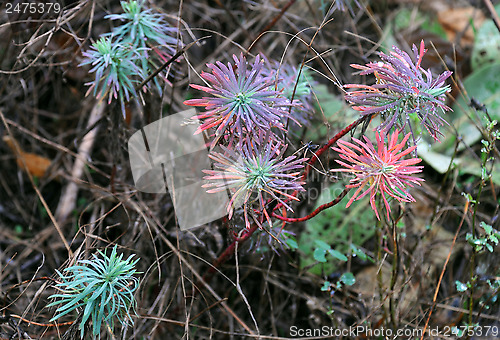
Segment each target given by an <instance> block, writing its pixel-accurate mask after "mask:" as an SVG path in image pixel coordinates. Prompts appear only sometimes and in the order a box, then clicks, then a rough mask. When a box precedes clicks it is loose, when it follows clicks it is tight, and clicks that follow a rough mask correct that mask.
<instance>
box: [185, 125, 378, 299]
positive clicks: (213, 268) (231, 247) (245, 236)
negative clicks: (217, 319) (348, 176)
mask: <svg viewBox="0 0 500 340" xmlns="http://www.w3.org/2000/svg"><path fill="white" fill-rule="evenodd" d="M371 116H372V115H366V116H362V117H360V118H359V119H358V120H356V121H354V122H353V123H351V124H350V125H348V126H347V127H346V128H344V129H343V130H341V131H340V132H338V133H337V134H336V135H335V136H334V137H333V138H332V139H330V140H329V141H328V143H326V144H325V145H323V146H322V147H321V148H320V149H318V151H316V152H315V153H314V156H313V157H312V158H311V159H310V160H309V161H308V162H307V165H306V168H305V169H304V173H303V174H302V176H301V178H302V180H305V179H306V178H307V174H308V173H309V171H310V170H311V166H312V165H313V164H314V163H315V162H316V160H317V159H318V158H319V157H320V156H321V155H322V154H323V153H324V152H325V151H326V150H328V148H329V147H331V146H332V145H333V144H334V143H335V142H337V141H338V140H339V139H340V138H342V137H344V136H345V135H346V134H348V133H349V132H350V131H352V130H353V129H354V128H355V127H357V126H358V125H359V124H361V123H363V122H364V121H365V120H366V119H369V118H370V117H371ZM348 191H349V189H347V188H346V189H344V191H343V192H342V193H341V194H340V195H339V196H338V197H337V198H336V199H334V200H333V201H331V202H329V203H326V204H323V205H321V206H320V207H318V208H317V209H316V210H314V211H313V212H312V213H311V214H309V215H307V216H305V217H301V218H296V219H294V218H287V217H283V216H279V215H275V214H274V213H272V215H273V216H274V217H276V218H278V219H280V220H282V221H286V222H300V221H305V220H306V219H309V218H312V217H314V216H316V215H317V214H319V213H320V212H321V211H322V210H325V209H327V208H330V207H332V206H334V205H335V204H337V203H338V202H340V201H341V200H342V198H344V197H345V195H346V194H347V192H348ZM297 194H298V191H294V192H293V193H292V196H296V195H297ZM282 206H283V204H282V203H278V204H277V205H276V206H275V207H274V209H273V211H274V210H277V209H278V208H280V207H282ZM258 228H259V227H258V225H257V224H256V223H254V224H253V225H252V226H251V227H250V229H248V230H247V231H246V232H245V233H244V234H243V235H242V236H241V237H239V238H236V239H235V240H234V241H233V242H232V243H231V244H230V245H229V246H228V247H227V248H226V249H225V250H224V252H222V254H220V255H219V257H218V258H217V260H215V261H214V263H213V265H212V266H211V267H210V268H209V269H208V270H207V272H206V273H205V274H204V275H203V281H204V282H205V283H207V284H208V283H209V282H210V280H211V279H212V276H213V275H212V274H213V273H215V271H216V270H217V268H218V267H220V266H221V265H222V264H223V263H225V262H226V261H227V260H228V259H229V258H230V257H231V256H232V255H233V254H234V250H235V248H236V243H237V242H238V243H243V242H245V241H246V240H248V239H249V238H250V237H251V236H252V235H253V233H254V232H255V231H256V230H257V229H258ZM201 285H202V283H201V282H199V283H198V285H197V286H198V287H200V286H201ZM196 291H197V290H193V295H194V294H196Z"/></svg>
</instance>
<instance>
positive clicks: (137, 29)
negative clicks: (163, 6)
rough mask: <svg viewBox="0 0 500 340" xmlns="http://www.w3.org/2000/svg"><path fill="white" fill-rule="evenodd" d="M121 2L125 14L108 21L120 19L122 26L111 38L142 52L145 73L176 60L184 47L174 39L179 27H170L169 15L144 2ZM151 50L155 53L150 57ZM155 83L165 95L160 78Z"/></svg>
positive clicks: (140, 0) (108, 16) (141, 65)
mask: <svg viewBox="0 0 500 340" xmlns="http://www.w3.org/2000/svg"><path fill="white" fill-rule="evenodd" d="M120 3H121V6H122V9H123V12H124V13H121V14H110V15H107V16H106V17H105V18H106V19H111V20H119V21H120V22H122V24H121V25H120V26H117V27H115V28H114V29H113V31H112V32H111V33H108V35H111V36H114V37H117V38H118V39H120V40H121V41H123V43H124V44H126V45H131V46H133V47H134V49H135V50H137V51H139V53H140V54H141V57H140V67H141V69H142V71H143V73H144V74H148V73H150V66H149V63H151V64H152V65H153V69H156V68H157V67H158V63H162V62H166V61H167V60H169V59H170V58H171V57H172V55H173V54H174V53H175V49H176V47H177V45H178V44H179V45H182V44H181V42H180V41H177V39H176V38H175V37H174V36H175V34H176V33H177V28H176V27H170V26H169V24H168V23H167V21H166V16H165V14H163V13H159V12H154V11H153V10H152V9H146V7H145V6H144V0H139V1H137V0H129V1H121V2H120ZM150 51H153V52H154V53H151V54H150ZM154 57H156V58H154ZM155 59H157V60H156V61H155ZM154 83H155V85H156V88H157V90H158V92H160V93H161V86H160V84H159V82H158V79H157V78H155V79H154Z"/></svg>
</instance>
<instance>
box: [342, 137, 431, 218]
mask: <svg viewBox="0 0 500 340" xmlns="http://www.w3.org/2000/svg"><path fill="white" fill-rule="evenodd" d="M387 137H388V144H387V145H386V142H385V139H386V134H385V132H384V131H381V132H376V139H377V148H375V147H374V146H373V144H372V143H371V141H370V140H369V139H368V138H367V137H366V136H364V139H365V142H363V141H361V140H359V139H356V138H353V141H354V142H355V143H356V144H357V145H355V144H353V143H350V142H345V141H343V140H339V141H338V142H337V146H338V147H334V148H333V150H335V151H337V152H338V153H339V155H340V158H341V159H343V160H344V161H345V162H344V161H342V160H336V162H337V163H339V164H340V165H341V166H343V168H341V169H335V170H334V171H340V172H348V173H352V174H354V175H355V178H353V179H351V181H350V184H349V185H347V186H346V187H347V188H357V190H356V192H355V193H354V195H353V196H352V197H351V199H350V200H349V202H348V203H347V206H346V208H347V207H349V206H350V205H351V204H352V202H354V201H357V200H359V199H361V198H363V197H365V196H366V195H368V194H370V205H371V207H372V209H373V210H374V211H375V215H376V216H377V218H378V219H379V220H380V217H379V214H378V211H377V207H376V205H375V197H376V196H377V195H378V194H380V196H382V200H383V202H384V205H385V208H386V211H387V218H388V219H389V212H390V211H391V208H390V206H389V202H388V197H386V195H388V196H389V197H392V198H395V199H396V200H398V201H399V202H415V199H414V198H413V197H412V196H411V195H410V193H409V192H408V187H413V186H414V185H415V184H418V185H420V182H421V181H423V179H422V178H418V177H415V176H414V174H416V173H419V172H421V171H422V168H423V166H415V164H418V163H420V161H421V159H420V158H410V159H403V157H404V156H406V155H408V154H410V153H411V152H412V151H413V150H414V149H415V148H416V146H411V147H409V148H407V149H404V148H405V146H406V142H407V141H408V138H409V137H410V133H408V134H407V135H406V136H405V137H404V138H403V140H402V141H401V142H400V143H398V137H399V131H397V130H396V131H395V132H394V133H393V134H392V135H391V136H387ZM403 149H404V150H403ZM367 186H368V187H367ZM363 190H365V191H364V192H362V191H363Z"/></svg>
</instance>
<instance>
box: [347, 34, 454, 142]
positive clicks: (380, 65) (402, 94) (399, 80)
mask: <svg viewBox="0 0 500 340" xmlns="http://www.w3.org/2000/svg"><path fill="white" fill-rule="evenodd" d="M393 50H394V51H393V52H391V53H390V54H389V55H387V54H385V53H383V52H380V53H379V56H380V59H382V61H378V62H370V63H368V64H366V65H364V66H363V65H356V64H354V65H351V66H352V67H354V68H356V69H359V70H361V73H360V74H361V75H366V74H373V75H374V76H375V78H376V80H377V81H376V83H375V84H373V85H362V84H348V85H345V87H346V88H349V89H355V90H354V91H351V92H348V93H347V95H346V96H345V97H346V100H347V101H349V102H350V103H352V104H353V109H355V110H357V111H360V113H361V114H362V115H372V114H375V113H376V114H380V115H381V116H382V119H383V123H382V124H381V125H380V126H379V127H378V130H379V131H382V130H383V131H385V132H388V131H389V130H390V129H391V128H393V127H398V128H399V129H405V128H407V129H409V131H410V132H411V134H412V136H413V141H414V142H416V137H415V135H414V131H421V130H422V129H421V128H420V126H424V127H425V128H426V129H427V131H428V132H429V134H430V135H431V136H432V137H433V138H434V139H435V140H439V136H440V135H441V132H440V131H439V129H440V127H441V126H442V125H443V124H445V123H446V121H445V120H444V119H443V118H442V117H441V115H440V112H439V111H449V110H451V109H450V108H449V107H448V106H446V104H445V99H446V97H445V94H446V93H447V92H449V91H450V87H449V85H445V81H446V79H447V78H448V77H449V76H450V75H451V71H445V72H443V73H442V74H440V75H439V76H438V77H437V78H435V79H433V76H432V73H431V71H430V70H425V69H424V68H423V67H422V66H421V63H422V59H423V57H424V54H425V53H426V51H427V50H426V49H425V48H424V41H423V40H422V42H421V43H420V49H417V47H416V46H415V45H413V54H414V59H415V61H413V60H412V59H411V57H410V56H409V55H408V53H406V52H403V51H401V50H400V49H399V48H397V47H395V46H394V47H393ZM418 122H419V123H420V124H416V123H418Z"/></svg>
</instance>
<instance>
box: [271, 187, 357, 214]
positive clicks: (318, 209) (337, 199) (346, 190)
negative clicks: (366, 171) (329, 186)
mask: <svg viewBox="0 0 500 340" xmlns="http://www.w3.org/2000/svg"><path fill="white" fill-rule="evenodd" d="M349 190H351V189H350V188H345V189H344V191H342V192H341V193H340V195H338V196H337V198H335V199H334V200H333V201H331V202H328V203H325V204H322V205H320V206H319V207H317V208H316V210H314V211H313V212H312V213H310V214H309V215H307V216H304V217H298V218H292V217H284V216H280V215H277V214H275V213H273V217H276V218H277V219H278V220H282V221H285V222H303V221H307V220H308V219H311V218H313V217H314V216H316V215H317V214H319V213H320V212H322V211H323V210H325V209H328V208H330V207H333V206H334V205H336V204H338V203H339V202H340V201H341V200H342V198H344V197H345V195H347V193H348V192H349Z"/></svg>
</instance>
